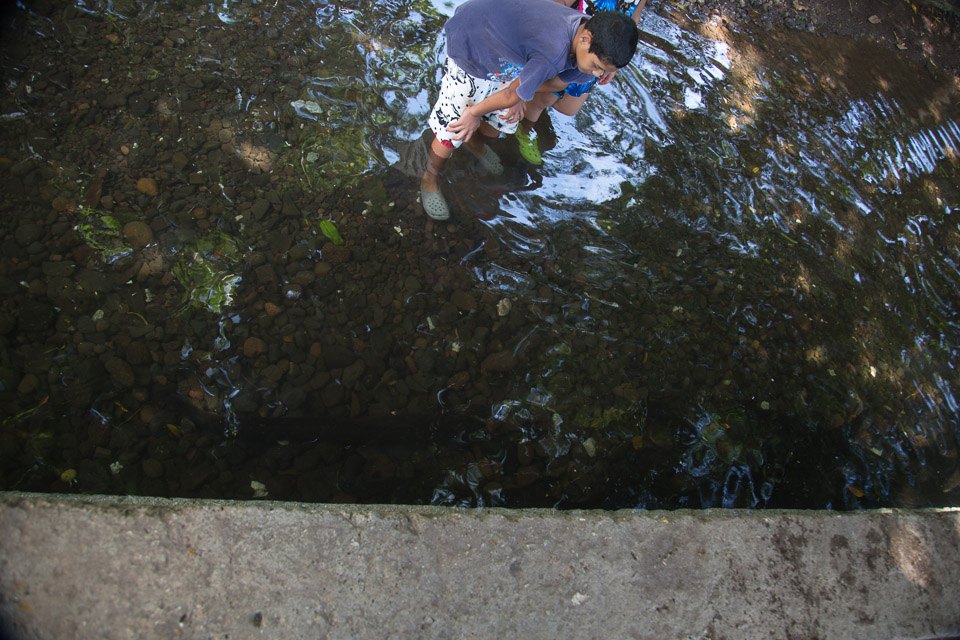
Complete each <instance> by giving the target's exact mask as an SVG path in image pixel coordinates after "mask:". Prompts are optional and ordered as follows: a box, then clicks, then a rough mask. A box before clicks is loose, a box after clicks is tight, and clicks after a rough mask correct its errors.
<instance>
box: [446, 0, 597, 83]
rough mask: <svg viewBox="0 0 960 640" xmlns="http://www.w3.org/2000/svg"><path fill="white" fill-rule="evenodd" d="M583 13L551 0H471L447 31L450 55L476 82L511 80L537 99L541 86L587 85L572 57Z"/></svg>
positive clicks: (460, 8) (451, 19) (455, 17)
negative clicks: (560, 83) (551, 83)
mask: <svg viewBox="0 0 960 640" xmlns="http://www.w3.org/2000/svg"><path fill="white" fill-rule="evenodd" d="M584 17H585V16H584V15H583V14H582V13H580V12H579V11H577V10H576V9H570V8H569V7H565V6H563V5H561V4H558V3H557V2H554V1H553V0H467V2H465V3H463V4H462V5H460V7H458V8H457V11H456V13H455V14H454V15H453V17H452V18H450V19H449V20H447V24H446V26H445V27H444V28H445V29H446V32H447V55H448V56H450V57H451V58H453V61H454V62H456V63H457V64H458V65H459V66H460V68H461V69H463V70H464V71H466V72H467V73H469V74H470V75H472V76H474V77H475V78H486V79H488V80H494V81H498V82H512V81H513V80H514V79H516V78H520V86H519V87H517V95H518V96H520V98H521V99H522V100H530V99H531V98H533V94H534V92H535V91H536V90H537V88H538V87H539V86H540V85H541V84H543V82H545V81H547V80H549V79H550V78H553V77H554V76H560V79H561V80H563V81H564V82H589V80H590V78H592V77H593V76H591V75H589V74H586V73H581V72H580V70H579V69H578V68H577V61H576V58H574V57H571V55H570V45H571V44H572V43H573V36H574V34H576V32H577V27H579V26H580V21H581V20H583V19H584Z"/></svg>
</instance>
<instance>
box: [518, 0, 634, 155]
mask: <svg viewBox="0 0 960 640" xmlns="http://www.w3.org/2000/svg"><path fill="white" fill-rule="evenodd" d="M554 1H555V2H559V3H562V4H564V5H565V6H566V5H567V4H568V3H569V6H570V7H572V8H576V9H578V10H580V11H582V12H583V13H585V14H586V15H589V16H592V15H595V14H596V13H597V12H598V11H617V12H619V13H622V14H623V15H625V16H628V17H630V18H632V19H633V22H634V24H636V25H639V24H640V12H642V11H643V8H644V7H645V6H646V4H647V0H572V2H570V0H554ZM615 75H616V71H614V72H612V73H609V74H604V75H602V76H600V77H599V78H591V79H590V80H588V81H587V82H583V83H581V82H573V83H571V84H570V85H569V86H567V88H566V89H563V90H561V91H556V92H543V93H538V94H537V95H536V96H534V98H533V100H530V101H529V102H527V104H526V108H525V111H524V117H523V120H521V121H520V124H519V126H518V127H517V131H516V134H515V137H516V139H517V144H518V145H519V149H520V155H521V156H523V159H524V160H526V161H527V162H529V163H530V164H534V165H538V164H540V163H542V162H543V157H542V156H541V153H540V146H539V144H538V143H537V139H536V132H535V131H534V128H533V127H534V125H535V124H536V122H537V120H538V119H539V118H540V115H541V114H542V113H543V112H544V111H545V110H547V109H549V108H550V107H553V108H554V109H556V110H557V111H559V112H560V113H562V114H564V115H567V116H575V115H577V113H579V112H580V109H581V108H582V107H583V103H584V102H586V101H587V96H589V95H590V90H591V89H593V86H594V85H597V84H607V83H608V82H610V81H611V80H613V77H614V76H615Z"/></svg>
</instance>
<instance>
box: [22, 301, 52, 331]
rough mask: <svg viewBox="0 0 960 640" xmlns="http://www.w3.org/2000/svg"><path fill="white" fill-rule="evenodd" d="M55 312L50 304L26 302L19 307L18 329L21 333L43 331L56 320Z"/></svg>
mask: <svg viewBox="0 0 960 640" xmlns="http://www.w3.org/2000/svg"><path fill="white" fill-rule="evenodd" d="M56 317H57V311H56V309H55V308H54V306H53V305H52V304H49V303H46V302H42V301H39V300H27V301H26V302H24V303H23V305H22V306H21V307H20V323H19V327H20V329H21V330H22V331H45V330H47V329H49V328H50V327H51V326H52V325H53V322H54V320H56Z"/></svg>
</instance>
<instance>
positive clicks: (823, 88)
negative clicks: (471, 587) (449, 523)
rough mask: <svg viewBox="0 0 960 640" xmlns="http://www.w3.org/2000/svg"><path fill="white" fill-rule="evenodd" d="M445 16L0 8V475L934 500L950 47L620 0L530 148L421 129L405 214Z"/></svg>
mask: <svg viewBox="0 0 960 640" xmlns="http://www.w3.org/2000/svg"><path fill="white" fill-rule="evenodd" d="M452 11H453V7H452V6H448V5H431V4H428V3H423V2H412V3H411V2H381V3H377V4H376V5H375V6H373V5H369V4H367V3H355V2H345V3H338V4H323V5H313V4H307V3H304V4H299V3H277V4H269V3H268V4H260V3H249V2H239V3H234V2H225V3H223V4H218V3H212V4H206V3H199V2H169V3H167V2H157V3H149V2H148V3H135V2H112V3H111V2H91V1H84V2H76V3H72V4H70V3H51V4H49V5H43V6H41V7H38V8H36V9H34V10H33V11H26V10H23V9H21V11H20V12H19V13H17V14H16V15H15V16H14V19H13V22H12V25H11V28H10V30H8V32H7V33H6V34H5V37H4V43H3V45H2V46H3V56H4V89H3V93H2V97H0V106H2V109H0V111H2V113H0V116H2V119H0V162H2V164H0V170H2V171H0V176H2V179H3V181H4V189H3V191H4V196H3V198H2V201H0V205H2V224H3V234H4V241H3V245H2V247H0V250H2V251H0V260H2V262H0V286H2V292H3V295H4V307H3V309H2V316H0V320H2V322H0V329H2V334H3V337H2V340H3V342H2V347H3V351H2V362H0V364H2V367H0V369H2V383H3V390H2V392H0V403H2V404H0V408H2V415H3V416H4V422H3V426H2V429H0V432H2V436H3V444H2V451H3V454H2V456H3V469H2V476H0V479H2V484H3V487H4V488H6V489H24V490H37V491H50V490H53V491H85V492H116V493H134V494H147V495H183V496H215V497H224V498H255V497H270V498H278V499H298V500H312V501H356V502H406V503H433V504H447V505H461V506H470V505H504V506H517V507H520V506H554V505H555V506H559V507H605V508H625V507H626V508H631V507H635V508H676V507H756V508H761V507H799V508H835V509H855V508H861V507H877V506H908V507H913V506H931V505H945V504H950V505H954V504H957V498H958V493H957V489H958V487H960V468H958V466H957V437H958V416H957V401H956V398H955V390H956V387H957V375H956V366H957V363H958V357H957V346H956V345H957V344H958V340H957V331H958V326H957V320H956V317H957V313H956V311H957V306H958V294H957V292H958V290H960V273H958V268H957V263H958V224H957V220H958V219H957V214H958V213H960V190H958V184H960V180H958V173H960V158H958V149H960V109H958V105H960V102H958V84H957V81H956V80H955V79H951V78H937V77H933V76H931V75H930V74H928V73H927V72H926V71H925V70H921V69H919V68H917V67H914V66H912V65H911V64H910V63H909V62H907V61H904V60H901V59H898V58H897V57H896V56H895V55H893V54H892V53H891V52H887V51H885V50H880V49H877V48H875V47H873V46H872V45H870V44H869V43H855V42H853V41H850V40H846V39H841V38H834V37H828V38H824V37H819V36H813V35H810V34H799V33H785V34H777V33H768V34H761V35H754V36H751V37H749V38H748V37H743V36H741V35H739V34H735V33H730V32H728V31H725V30H724V29H722V28H720V27H719V26H717V25H711V24H706V25H697V24H694V23H692V22H690V21H688V20H686V19H685V17H684V16H681V15H677V14H674V13H672V12H671V10H670V8H669V7H668V6H659V5H655V6H654V7H653V10H648V11H647V12H646V14H645V16H644V19H643V21H642V24H641V29H642V37H641V45H640V49H639V51H638V55H637V57H636V58H635V60H634V62H633V64H632V65H631V66H630V67H629V68H627V69H624V70H622V71H621V72H620V73H618V76H617V80H616V82H615V83H613V84H611V85H608V86H607V87H604V88H603V89H602V90H600V91H597V92H596V93H595V95H593V96H592V97H591V98H590V99H589V100H588V102H587V104H586V106H585V108H584V109H583V110H582V111H581V113H580V114H578V116H577V117H576V118H567V117H565V116H562V115H559V114H554V115H552V116H551V117H550V118H545V119H544V120H543V121H542V122H541V123H540V126H539V127H538V130H539V135H540V140H541V144H542V146H543V147H544V148H545V153H544V159H545V161H544V164H543V165H542V166H539V167H530V166H528V165H526V164H525V163H524V162H523V161H522V160H521V159H520V157H519V154H518V152H517V151H516V149H515V147H514V146H513V144H512V140H510V139H503V140H500V141H497V142H496V143H495V145H494V146H495V149H496V150H497V152H498V153H499V154H500V155H501V157H502V158H503V159H504V162H505V165H506V166H507V171H506V174H505V175H504V176H502V177H499V178H496V179H492V178H486V177H483V176H481V175H479V173H478V171H477V167H476V165H475V164H474V162H473V161H472V158H470V157H469V154H463V156H461V155H460V154H457V155H456V156H455V157H454V159H453V160H452V161H451V163H450V167H449V169H450V170H449V171H448V172H447V173H448V176H447V177H448V179H449V184H448V185H447V186H446V193H447V195H448V198H449V199H450V201H451V203H452V205H453V207H454V211H455V217H454V219H453V220H452V221H451V223H450V224H448V225H447V224H445V225H439V226H438V225H436V224H434V223H431V222H429V221H428V220H427V219H426V218H425V216H424V215H423V213H422V211H421V210H420V209H419V206H418V204H417V202H416V186H417V176H418V175H419V173H420V172H421V171H422V167H423V157H424V156H423V153H424V151H423V149H424V148H423V135H424V128H425V122H426V119H427V115H428V113H429V110H430V107H431V104H432V100H433V99H434V97H435V90H436V87H437V86H438V83H439V78H440V75H441V62H442V60H443V55H442V52H443V46H444V42H443V38H442V32H441V27H442V25H443V22H444V21H445V19H446V17H447V16H449V15H450V14H451V13H452ZM144 178H146V179H147V182H143V180H142V179H144ZM151 180H152V181H155V185H156V186H155V190H154V189H153V188H151V183H150V181H151ZM324 221H329V222H332V223H333V224H334V225H335V227H336V228H337V231H338V233H339V234H340V235H341V236H342V237H343V239H344V240H345V244H343V245H335V244H333V243H332V242H330V241H329V240H328V238H327V237H326V235H325V234H324V230H325V228H324V226H322V225H321V222H324Z"/></svg>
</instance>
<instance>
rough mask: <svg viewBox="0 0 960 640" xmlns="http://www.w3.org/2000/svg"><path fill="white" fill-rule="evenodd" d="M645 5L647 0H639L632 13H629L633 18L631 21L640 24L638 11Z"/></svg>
mask: <svg viewBox="0 0 960 640" xmlns="http://www.w3.org/2000/svg"><path fill="white" fill-rule="evenodd" d="M645 6H647V0H640V3H639V4H637V8H636V9H634V10H633V13H632V14H631V15H630V17H631V18H633V21H634V22H636V23H637V25H639V24H640V12H641V11H643V8H644V7H645Z"/></svg>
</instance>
